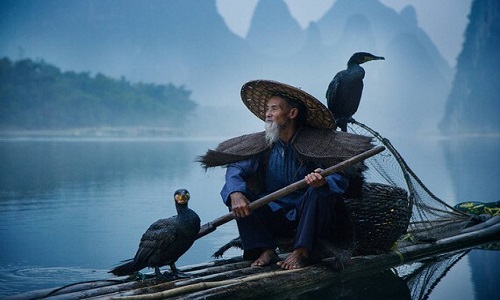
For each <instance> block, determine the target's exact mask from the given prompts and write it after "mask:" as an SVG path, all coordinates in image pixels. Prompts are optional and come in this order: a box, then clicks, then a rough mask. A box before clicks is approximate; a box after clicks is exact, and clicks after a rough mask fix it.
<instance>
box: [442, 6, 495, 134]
mask: <svg viewBox="0 0 500 300" xmlns="http://www.w3.org/2000/svg"><path fill="white" fill-rule="evenodd" d="M499 48H500V3H499V2H498V1H496V0H475V1H474V2H473V3H472V9H471V13H470V15H469V25H468V26H467V29H466V34H465V44H464V47H463V50H462V52H461V53H460V55H459V57H458V61H457V73H456V76H455V80H454V81H453V88H452V90H451V92H450V95H449V97H448V100H447V102H446V114H445V116H444V118H443V120H442V121H441V123H440V124H439V125H440V129H441V130H442V131H443V132H444V133H446V134H460V133H485V132H498V131H499V130H500V118H499V117H498V112H499V111H500V96H499V95H500V86H499V84H498V78H499V73H500V71H499V70H500V55H498V49H499Z"/></svg>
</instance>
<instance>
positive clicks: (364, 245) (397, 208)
mask: <svg viewBox="0 0 500 300" xmlns="http://www.w3.org/2000/svg"><path fill="white" fill-rule="evenodd" d="M345 204H346V206H347V208H348V209H349V211H350V215H351V218H352V221H353V225H354V232H355V235H356V248H355V252H356V254H375V253H380V252H383V251H387V250H390V249H391V248H392V247H393V245H394V243H395V242H396V241H397V240H398V239H399V238H400V237H401V235H403V234H405V233H406V230H407V228H408V224H409V222H410V217H411V204H410V201H409V199H408V193H407V192H406V190H404V189H402V188H400V187H397V186H391V185H386V184H381V183H369V182H368V183H365V184H364V185H363V188H362V191H361V195H360V197H358V198H354V199H345Z"/></svg>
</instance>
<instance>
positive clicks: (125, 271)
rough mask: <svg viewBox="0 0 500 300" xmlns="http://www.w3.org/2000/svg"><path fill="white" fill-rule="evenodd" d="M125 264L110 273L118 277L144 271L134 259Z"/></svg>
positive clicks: (126, 261)
mask: <svg viewBox="0 0 500 300" xmlns="http://www.w3.org/2000/svg"><path fill="white" fill-rule="evenodd" d="M124 262H125V263H124V264H121V265H119V266H117V267H115V268H113V269H112V270H111V271H109V273H112V274H113V275H116V276H125V275H130V274H132V273H134V272H137V271H139V270H141V269H142V267H141V266H139V265H138V264H137V262H136V261H135V260H133V259H129V260H125V261H124Z"/></svg>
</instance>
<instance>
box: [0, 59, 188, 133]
mask: <svg viewBox="0 0 500 300" xmlns="http://www.w3.org/2000/svg"><path fill="white" fill-rule="evenodd" d="M190 95H191V91H189V90H186V89H185V88H184V87H183V86H181V87H176V86H174V85H172V84H167V85H157V84H144V83H134V84H132V83H130V82H128V81H127V80H125V78H123V77H122V78H121V79H113V78H110V77H107V76H105V75H103V74H100V73H99V74H96V75H95V76H92V75H91V74H90V73H89V72H81V73H76V72H72V71H67V72H62V71H61V70H60V69H58V68H57V67H55V66H52V65H50V64H47V63H45V62H44V61H33V60H30V59H23V60H19V61H16V62H14V61H11V60H10V59H8V58H2V59H0V128H1V129H3V130H9V129H11V130H12V129H28V130H30V129H69V128H79V127H96V126H172V127H180V126H182V125H183V123H184V122H186V118H187V116H188V115H189V112H191V111H193V110H194V109H195V107H196V103H195V102H194V101H192V100H191V99H190Z"/></svg>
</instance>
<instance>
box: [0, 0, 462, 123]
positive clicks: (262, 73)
mask: <svg viewBox="0 0 500 300" xmlns="http://www.w3.org/2000/svg"><path fill="white" fill-rule="evenodd" d="M0 9H1V10H0V26H1V27H0V28H1V29H0V39H1V40H2V41H3V42H2V43H0V55H1V56H4V55H5V56H8V57H10V58H11V59H20V58H26V57H29V58H34V59H37V58H42V59H43V60H44V61H46V62H48V63H50V64H54V65H56V66H58V67H60V68H61V69H63V70H74V71H77V72H80V71H90V72H93V73H97V72H100V73H103V74H106V75H108V76H112V77H115V78H120V77H121V76H124V77H125V78H126V79H127V80H130V81H132V82H151V83H156V84H167V83H173V84H175V85H179V86H182V85H185V86H186V87H187V89H189V90H191V91H192V95H191V98H192V99H193V100H194V101H196V102H197V103H198V104H200V105H199V106H198V108H199V110H198V112H197V114H196V115H193V117H194V118H198V119H197V122H193V123H192V124H193V125H192V126H193V130H201V129H203V130H209V129H210V127H211V126H213V127H212V132H219V133H220V132H222V131H224V130H226V131H227V130H233V131H234V130H236V131H240V132H248V131H249V130H250V129H253V128H254V127H252V126H261V125H259V122H258V120H255V118H254V117H253V116H252V115H251V114H249V113H248V112H247V111H246V109H245V108H244V106H243V105H241V100H240V95H239V91H240V88H241V86H242V84H243V83H245V82H247V81H249V80H253V79H258V78H264V79H273V80H278V81H282V82H286V83H289V84H292V85H295V86H299V87H301V88H303V89H304V90H306V91H307V92H309V93H311V94H312V95H314V96H316V97H317V98H318V99H319V100H321V101H323V102H324V103H325V102H326V100H325V91H326V88H327V86H328V83H329V82H330V80H331V79H332V78H333V76H334V75H335V74H336V73H337V72H338V71H340V70H342V69H345V67H346V64H347V60H348V59H349V57H350V56H351V55H352V53H354V52H358V51H368V52H372V53H373V54H375V55H381V56H384V57H386V60H385V61H377V62H369V63H367V64H365V65H363V67H364V68H365V70H366V77H365V89H364V92H363V98H362V100H361V106H360V109H359V111H358V113H357V114H356V115H355V118H356V119H357V120H359V121H361V122H364V123H366V124H368V125H370V126H372V127H374V128H377V129H378V130H380V131H382V132H384V133H386V132H390V131H392V132H398V133H405V132H407V131H408V130H411V131H412V132H428V131H432V130H434V128H435V127H436V124H437V122H438V121H439V119H440V118H441V116H442V114H443V108H444V101H445V99H446V95H447V94H448V92H449V90H450V87H451V77H452V70H451V68H450V67H449V66H448V65H447V63H446V61H445V60H444V59H443V57H442V56H441V55H440V54H439V51H438V50H437V49H436V47H435V45H434V44H433V43H432V41H431V40H430V38H429V37H428V36H427V34H426V33H425V32H424V31H423V30H422V29H421V28H420V27H419V26H418V23H417V21H416V20H417V18H416V14H415V10H414V9H413V8H412V7H411V6H409V7H407V8H405V9H404V10H403V11H402V12H401V13H400V14H398V13H396V12H395V11H394V10H392V9H390V8H388V7H386V6H384V5H383V4H381V3H380V2H379V1H378V0H338V1H337V2H336V3H335V5H334V6H332V8H331V9H330V10H329V11H328V12H327V13H326V14H325V15H324V16H323V17H322V18H321V19H320V20H319V21H318V22H317V23H311V24H310V25H309V27H308V28H306V29H305V30H303V29H301V28H300V26H299V24H298V23H297V21H296V20H294V18H293V17H292V16H291V14H290V11H289V10H288V7H287V6H286V4H285V3H284V1H283V0H266V1H259V3H258V4H257V7H256V10H255V13H254V15H253V16H252V23H251V26H250V30H249V32H248V35H247V37H246V38H245V39H243V38H241V37H239V36H237V35H235V34H233V33H232V32H231V31H230V30H229V29H228V28H227V26H226V24H225V23H224V20H223V19H222V18H221V16H220V15H219V14H218V12H217V9H216V5H215V0H203V1H202V0H169V1H161V0H150V1H139V0H87V1H77V0H45V1H36V0H18V1H16V0H6V1H2V3H1V4H0ZM208 111H210V113H207V112H208ZM217 111H220V115H217V113H216V112H217ZM228 125H230V126H228ZM249 126H250V127H249Z"/></svg>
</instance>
